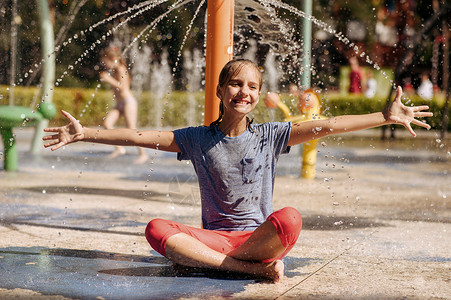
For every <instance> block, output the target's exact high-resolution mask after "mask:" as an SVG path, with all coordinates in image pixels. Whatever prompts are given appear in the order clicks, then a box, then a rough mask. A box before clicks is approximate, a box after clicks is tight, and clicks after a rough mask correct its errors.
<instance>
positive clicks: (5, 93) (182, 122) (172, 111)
mask: <svg viewBox="0 0 451 300" xmlns="http://www.w3.org/2000/svg"><path fill="white" fill-rule="evenodd" d="M38 92H39V91H38V90H37V89H36V88H25V87H16V88H15V89H14V95H15V103H14V104H15V105H21V106H27V107H30V106H31V105H32V103H33V99H34V98H37V99H39V97H38V96H39V95H38V94H37V93H38ZM188 96H189V94H188V93H187V92H181V91H174V92H171V93H168V94H165V95H164V96H163V99H160V100H159V101H161V107H162V116H161V117H159V116H157V115H156V112H155V107H156V103H157V102H156V101H158V98H157V97H156V95H155V94H152V93H150V92H144V93H143V94H142V95H141V97H139V100H138V101H139V111H138V114H139V116H138V127H139V128H146V127H147V128H155V127H157V125H160V126H161V127H169V128H180V127H184V126H188V125H201V124H203V112H204V94H203V93H196V94H195V95H194V96H195V103H196V105H195V106H196V107H195V110H194V111H195V113H194V114H195V116H196V118H195V124H188V120H189V118H188V116H187V112H188V111H189V99H188ZM8 97H9V90H8V88H7V87H5V86H0V105H8V101H9V100H8ZM281 99H282V101H283V102H284V103H285V104H286V105H287V106H288V107H289V108H290V110H291V111H292V113H293V114H294V115H295V114H297V113H298V110H297V105H298V103H297V100H296V99H295V98H294V97H293V96H290V95H286V94H285V95H282V96H281ZM37 102H39V100H38V101H37ZM321 102H322V114H323V115H325V116H327V117H332V116H338V115H350V114H353V115H359V114H367V113H372V112H377V111H381V110H383V109H384V107H385V105H386V99H384V98H374V99H368V98H366V97H364V96H355V95H342V94H339V93H327V94H324V95H321ZM53 103H54V104H55V106H56V108H57V110H58V111H59V110H66V111H68V112H70V113H71V114H72V115H73V116H75V117H76V118H77V119H79V120H80V122H81V123H82V124H83V125H85V126H90V127H96V126H102V124H103V119H104V118H105V117H106V115H107V113H108V111H109V110H110V109H111V108H113V107H114V100H113V94H112V92H111V90H109V89H108V90H104V89H97V90H96V89H81V88H56V89H55V91H54V96H53ZM405 103H406V105H423V104H425V103H426V102H425V100H423V99H421V98H420V97H417V96H409V97H408V100H407V101H405ZM426 104H427V105H429V107H430V111H432V112H433V113H434V116H433V117H432V118H427V120H426V121H427V123H428V124H430V125H431V126H432V128H433V129H440V128H441V121H442V114H443V104H444V99H434V100H433V101H427V103H426ZM450 115H451V112H450ZM251 117H252V118H253V119H254V121H255V122H257V123H261V122H267V121H280V120H282V119H283V115H282V113H281V112H280V111H279V110H274V111H271V110H269V109H267V108H266V107H265V105H264V103H263V98H262V99H261V100H260V103H259V104H258V105H257V107H256V109H255V110H254V112H253V113H252V116H251ZM159 118H160V119H159ZM64 124H66V120H65V119H64V117H63V116H62V115H61V114H59V113H57V114H56V116H55V118H53V119H52V120H51V121H50V126H60V125H64ZM118 126H124V123H123V121H121V122H120V123H119V124H118ZM448 131H451V123H449V124H448Z"/></svg>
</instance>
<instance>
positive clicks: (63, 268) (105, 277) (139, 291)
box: [0, 247, 321, 299]
mask: <svg viewBox="0 0 451 300" xmlns="http://www.w3.org/2000/svg"><path fill="white" fill-rule="evenodd" d="M318 261H321V260H320V259H309V258H296V257H286V258H285V259H284V262H285V268H286V272H285V275H286V276H287V277H294V276H299V275H302V274H301V273H299V272H297V271H295V269H297V268H299V267H303V266H306V265H309V264H311V263H317V262H318ZM0 273H1V274H2V276H1V278H0V288H6V289H14V288H22V289H29V290H33V291H37V292H40V293H42V294H44V295H45V294H54V295H62V296H66V297H75V298H84V299H87V298H88V299H89V298H92V299H94V298H97V297H103V298H106V299H138V298H157V299H159V298H179V297H202V298H204V297H209V296H220V297H230V296H231V295H232V294H234V293H238V292H241V291H244V289H245V286H246V285H247V284H251V283H254V282H256V281H255V280H253V279H251V278H249V277H247V276H243V275H238V274H231V273H223V272H208V273H207V272H205V270H200V269H196V270H185V271H184V272H182V273H181V272H180V271H175V270H174V269H173V268H172V266H171V262H170V261H169V260H167V259H166V258H164V257H162V256H160V255H158V254H156V253H155V254H153V255H149V256H148V257H147V256H140V255H127V254H120V253H110V252H102V251H89V250H76V249H48V248H41V247H30V248H23V247H9V248H0Z"/></svg>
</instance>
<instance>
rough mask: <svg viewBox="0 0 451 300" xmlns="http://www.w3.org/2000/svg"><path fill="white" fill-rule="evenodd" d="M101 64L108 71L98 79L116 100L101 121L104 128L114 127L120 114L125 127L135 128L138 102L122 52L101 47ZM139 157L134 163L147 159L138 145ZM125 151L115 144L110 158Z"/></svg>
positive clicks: (114, 48) (117, 49) (111, 47)
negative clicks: (133, 92) (109, 88)
mask: <svg viewBox="0 0 451 300" xmlns="http://www.w3.org/2000/svg"><path fill="white" fill-rule="evenodd" d="M100 57H101V62H102V64H103V65H104V66H105V67H106V68H108V71H102V72H100V80H101V81H103V82H106V83H108V84H110V85H111V87H112V89H113V93H114V99H115V100H116V106H115V107H114V108H113V109H112V110H110V111H109V113H108V115H107V116H106V118H105V121H104V123H103V125H104V127H105V128H106V129H112V128H114V125H115V124H116V122H117V121H118V120H119V118H120V117H121V116H122V117H124V120H125V125H126V127H127V128H130V129H136V123H137V119H138V102H137V101H136V99H135V97H134V96H133V94H132V92H131V90H130V83H131V75H130V72H129V70H128V69H127V66H126V64H125V60H124V58H123V57H122V52H121V50H120V49H119V48H118V47H115V46H110V47H107V48H105V49H103V50H102V51H101V53H100ZM138 149H139V157H138V158H137V159H136V160H135V161H134V163H135V164H142V163H144V162H146V161H147V159H148V155H147V154H146V152H145V150H144V148H141V147H139V148H138ZM125 153H126V151H125V148H124V147H122V146H116V149H115V150H114V152H113V153H111V154H110V156H109V157H110V158H115V157H117V156H120V155H124V154H125Z"/></svg>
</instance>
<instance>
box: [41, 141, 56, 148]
mask: <svg viewBox="0 0 451 300" xmlns="http://www.w3.org/2000/svg"><path fill="white" fill-rule="evenodd" d="M58 143H60V141H52V142H49V143H46V144H44V147H45V148H48V147H50V146H53V145H56V144H58Z"/></svg>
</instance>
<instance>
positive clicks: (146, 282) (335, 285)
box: [0, 129, 451, 299]
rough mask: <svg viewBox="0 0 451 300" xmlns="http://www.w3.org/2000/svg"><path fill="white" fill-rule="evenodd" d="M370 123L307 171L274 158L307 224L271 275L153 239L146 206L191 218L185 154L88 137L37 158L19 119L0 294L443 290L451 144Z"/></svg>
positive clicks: (447, 290) (282, 192) (7, 185)
mask: <svg viewBox="0 0 451 300" xmlns="http://www.w3.org/2000/svg"><path fill="white" fill-rule="evenodd" d="M378 132H379V131H365V132H362V133H360V134H355V135H352V136H347V137H346V136H339V137H335V138H329V139H324V140H323V141H322V144H321V146H319V148H318V150H319V154H318V165H317V172H318V174H317V178H316V179H315V180H303V179H300V178H299V175H298V174H299V165H300V157H299V150H300V148H299V147H294V148H293V149H292V152H291V154H290V155H286V156H282V158H281V159H280V162H279V166H278V177H277V179H276V187H275V197H274V205H275V208H280V207H284V206H294V207H296V208H297V209H298V210H299V211H300V212H301V214H302V215H303V223H304V225H303V230H302V232H301V236H300V238H299V241H298V243H297V245H296V246H295V247H294V249H293V250H292V251H291V252H290V253H289V256H288V257H286V258H285V260H284V263H285V267H286V272H285V276H286V278H285V280H284V282H282V283H280V284H276V285H274V284H268V283H264V282H260V281H256V280H253V279H251V278H246V277H245V276H236V275H226V274H218V273H210V274H209V273H203V272H197V273H196V272H193V273H187V274H182V275H180V274H175V273H174V272H173V270H172V269H171V267H170V266H171V264H170V262H169V261H168V260H166V259H165V258H164V257H161V256H160V255H158V254H157V253H156V252H154V251H153V250H152V249H151V248H150V246H149V245H148V243H147V242H146V239H145V237H144V236H143V231H144V228H145V226H146V224H147V222H148V221H149V220H150V219H152V218H154V217H157V216H158V217H163V218H168V219H173V220H177V221H180V222H183V223H185V224H189V225H194V226H199V220H200V207H199V194H198V188H197V184H196V178H195V176H194V173H193V171H192V166H191V165H190V164H187V163H186V162H178V161H177V160H176V159H175V156H174V155H173V154H164V153H161V152H160V153H156V152H155V151H151V150H149V154H150V155H151V156H152V157H153V159H152V160H151V161H149V162H148V163H146V164H145V165H141V166H136V165H133V163H132V162H133V159H134V158H136V157H137V156H136V155H137V150H136V149H130V151H129V152H130V153H131V154H130V155H126V156H124V157H120V158H118V159H116V160H114V161H111V160H108V159H107V158H106V155H107V154H108V152H109V151H110V150H111V147H109V146H105V145H91V144H76V145H70V146H68V147H66V148H65V149H62V150H60V151H56V152H53V153H51V152H49V151H44V152H43V156H42V157H40V158H34V159H33V158H32V157H30V156H29V155H28V154H27V147H28V146H29V141H30V139H31V132H30V131H29V129H25V130H21V131H20V132H17V133H16V134H17V138H18V144H19V154H20V157H19V171H18V172H17V173H5V172H3V171H1V172H0V299H64V298H70V299H181V298H183V299H200V298H202V299H205V298H214V299H222V298H230V297H232V298H238V299H240V298H241V299H299V298H302V299H451V296H450V295H451V250H450V249H451V203H450V200H449V199H450V197H451V180H450V178H451V177H450V175H449V173H450V172H451V155H450V150H451V149H450V142H449V140H447V141H440V140H438V139H437V137H436V135H435V134H434V133H431V132H428V133H424V134H421V135H420V136H419V138H417V139H410V138H409V139H405V138H404V135H402V136H401V138H400V139H398V140H396V141H395V142H381V141H380V140H379V138H378V137H377V135H378Z"/></svg>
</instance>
